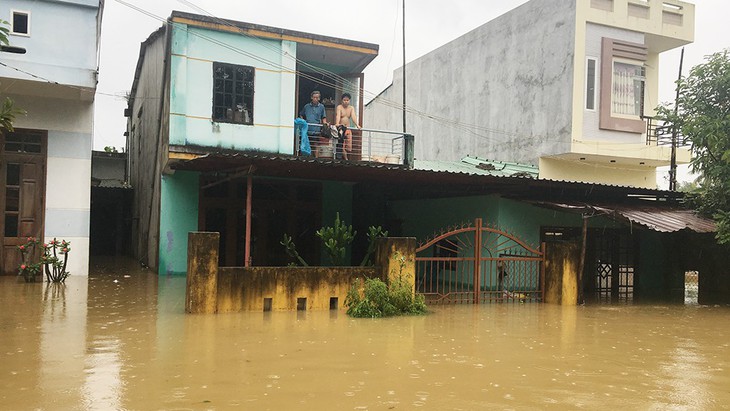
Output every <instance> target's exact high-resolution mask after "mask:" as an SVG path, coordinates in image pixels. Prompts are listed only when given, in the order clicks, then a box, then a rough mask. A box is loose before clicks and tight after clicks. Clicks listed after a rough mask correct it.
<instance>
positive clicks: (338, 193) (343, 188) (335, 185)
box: [321, 181, 367, 265]
mask: <svg viewBox="0 0 730 411" xmlns="http://www.w3.org/2000/svg"><path fill="white" fill-rule="evenodd" d="M338 212H339V213H340V220H341V221H342V222H343V223H345V224H347V225H352V184H349V183H339V182H334V181H323V182H322V226H332V225H333V224H334V223H335V218H337V213H338ZM357 235H358V236H361V235H367V233H358V234H357ZM321 255H322V265H326V264H328V263H329V257H328V256H327V252H326V251H325V248H324V246H323V247H322V251H321ZM351 255H352V250H351V249H348V250H347V255H346V256H345V261H350V259H351Z"/></svg>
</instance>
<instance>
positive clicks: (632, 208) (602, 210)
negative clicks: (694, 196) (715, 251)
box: [534, 202, 717, 233]
mask: <svg viewBox="0 0 730 411" xmlns="http://www.w3.org/2000/svg"><path fill="white" fill-rule="evenodd" d="M534 204H536V205H540V206H544V207H548V208H557V209H560V210H565V211H570V212H575V213H580V214H586V213H590V214H594V215H605V216H607V217H609V218H612V219H614V220H617V221H622V222H625V223H630V224H638V225H640V226H643V227H646V228H648V229H650V230H653V231H658V232H662V233H674V232H677V231H681V230H690V231H694V232H696V233H714V232H715V231H717V226H716V225H715V222H714V221H713V220H711V219H709V218H706V217H702V216H700V215H698V214H697V213H696V212H695V211H693V210H687V209H678V208H672V207H668V206H666V207H662V206H658V205H625V204H616V205H605V204H601V205H598V204H567V203H548V202H534Z"/></svg>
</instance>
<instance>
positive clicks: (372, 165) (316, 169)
mask: <svg viewBox="0 0 730 411" xmlns="http://www.w3.org/2000/svg"><path fill="white" fill-rule="evenodd" d="M170 151H171V152H176V153H186V154H194V155H197V156H198V157H196V158H192V159H189V160H176V161H175V162H174V163H173V164H171V167H172V168H173V169H181V170H192V171H230V170H233V169H239V168H241V167H248V166H249V165H252V164H255V165H256V166H257V167H259V168H260V169H261V168H266V169H267V171H269V172H270V171H272V170H273V169H277V168H280V167H282V166H284V167H288V168H291V170H283V171H282V172H280V173H279V174H282V173H284V175H283V176H292V174H291V173H292V172H293V170H294V168H296V171H297V172H300V173H303V174H306V176H305V175H300V176H299V177H300V178H323V179H340V180H344V181H355V180H349V179H352V178H355V177H358V178H359V179H361V180H364V179H373V178H375V179H387V180H388V181H394V178H395V179H400V178H414V179H423V178H425V179H428V180H429V181H431V182H432V183H446V184H453V183H455V182H457V181H458V182H459V183H464V184H466V183H475V184H499V185H512V186H514V185H515V184H520V186H522V185H523V183H524V182H525V180H527V181H529V185H528V186H525V187H524V188H525V189H528V190H531V189H532V188H533V186H535V187H542V188H545V189H553V190H562V189H567V188H570V189H579V190H584V191H586V192H604V191H602V189H605V190H611V191H616V192H617V193H620V194H621V195H623V196H626V197H630V198H633V199H635V200H638V199H641V198H644V197H646V198H652V199H655V198H665V199H673V200H674V199H680V198H682V194H681V193H677V192H671V191H666V190H660V189H656V188H643V187H631V186H621V185H613V184H603V183H588V182H581V181H567V180H551V179H537V178H530V177H525V175H524V174H520V173H518V174H512V175H494V174H490V173H482V171H485V170H479V169H476V170H478V171H474V170H475V167H473V166H469V165H464V168H461V167H460V168H459V169H457V168H456V167H451V168H449V167H441V168H438V167H431V168H429V167H427V163H426V162H424V160H416V161H417V162H422V163H421V164H422V166H420V167H418V168H416V167H414V168H413V169H408V168H407V167H406V166H403V165H398V164H385V163H377V162H364V161H361V162H353V161H345V160H333V159H322V158H315V157H296V156H291V155H284V154H274V153H263V152H241V151H235V150H225V149H220V148H216V149H211V148H209V147H193V146H177V145H171V146H170ZM469 158H475V157H469ZM438 163H441V164H443V163H444V162H436V164H438ZM447 163H448V162H447ZM451 163H453V162H451ZM267 164H270V166H271V167H269V166H267ZM514 164H517V163H514ZM432 165H434V164H432ZM519 166H523V167H524V166H525V165H519ZM527 167H530V166H527ZM460 170H461V171H460ZM381 173H383V174H381ZM391 173H393V174H391ZM429 175H430V176H429ZM275 176H282V175H275ZM333 176H336V178H334V177H333ZM433 178H437V179H438V180H433Z"/></svg>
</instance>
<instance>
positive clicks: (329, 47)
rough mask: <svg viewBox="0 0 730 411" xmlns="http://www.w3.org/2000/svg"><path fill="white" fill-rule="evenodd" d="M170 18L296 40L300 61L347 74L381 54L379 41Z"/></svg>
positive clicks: (195, 17) (217, 20)
mask: <svg viewBox="0 0 730 411" xmlns="http://www.w3.org/2000/svg"><path fill="white" fill-rule="evenodd" d="M170 20H171V21H172V22H174V23H182V24H187V25H190V26H195V27H201V28H206V29H210V30H216V31H225V32H230V33H238V34H243V35H247V36H252V37H258V38H264V39H273V40H286V41H293V42H296V43H297V56H296V57H297V60H299V61H305V62H307V63H309V64H315V65H326V66H328V67H332V66H336V67H343V68H346V70H345V71H346V72H347V73H339V74H357V73H360V72H362V70H363V69H364V68H365V66H367V65H368V64H369V63H370V62H371V61H373V59H375V57H377V56H378V49H379V46H378V45H377V44H372V43H366V42H362V41H356V40H348V39H343V38H339V37H331V36H323V35H320V34H314V33H307V32H303V31H296V30H288V29H282V28H278V27H270V26H264V25H261V24H253V23H246V22H242V21H236V20H227V19H221V18H217V17H214V16H203V15H199V14H193V13H186V12H181V11H173V12H172V15H171V16H170Z"/></svg>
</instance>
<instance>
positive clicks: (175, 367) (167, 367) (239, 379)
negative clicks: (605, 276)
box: [0, 265, 730, 410]
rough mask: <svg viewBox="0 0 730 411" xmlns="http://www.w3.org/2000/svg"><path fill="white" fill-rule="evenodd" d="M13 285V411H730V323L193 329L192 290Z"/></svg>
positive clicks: (679, 310) (668, 312) (6, 314)
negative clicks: (187, 295) (187, 296)
mask: <svg viewBox="0 0 730 411" xmlns="http://www.w3.org/2000/svg"><path fill="white" fill-rule="evenodd" d="M120 267H126V268H117V269H115V270H111V271H110V270H105V269H101V268H97V269H95V270H94V272H93V274H92V276H91V277H90V278H89V279H88V281H87V279H86V278H81V277H73V276H72V277H70V278H69V279H68V280H67V283H66V285H65V286H61V287H58V286H54V285H47V284H45V283H44V284H24V283H19V282H17V280H16V279H15V278H7V277H5V278H0V408H1V409H7V410H31V409H43V410H76V409H78V410H84V409H94V410H161V409H165V410H188V409H192V410H207V409H215V410H223V409H250V410H330V409H331V410H347V409H355V410H365V409H370V410H387V409H413V408H423V409H434V410H474V409H555V410H563V409H618V408H622V409H627V410H629V409H642V410H646V409H656V410H665V409H678V410H680V409H682V410H683V409H697V410H708V409H730V331H729V329H730V328H729V327H728V326H729V325H730V308H727V307H703V306H638V305H637V306H610V307H607V306H593V307H560V306H554V305H539V304H491V305H478V306H471V305H464V306H453V307H431V313H430V314H429V315H427V316H424V317H405V318H391V319H375V320H373V319H351V318H349V317H347V315H345V313H344V312H343V311H340V312H329V311H318V312H273V313H260V312H252V313H241V314H225V315H208V316H204V315H185V314H184V313H183V307H184V288H185V279H184V278H182V277H173V278H167V277H158V276H156V275H154V274H152V273H150V272H147V271H144V270H141V269H137V268H128V267H129V266H127V265H120Z"/></svg>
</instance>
